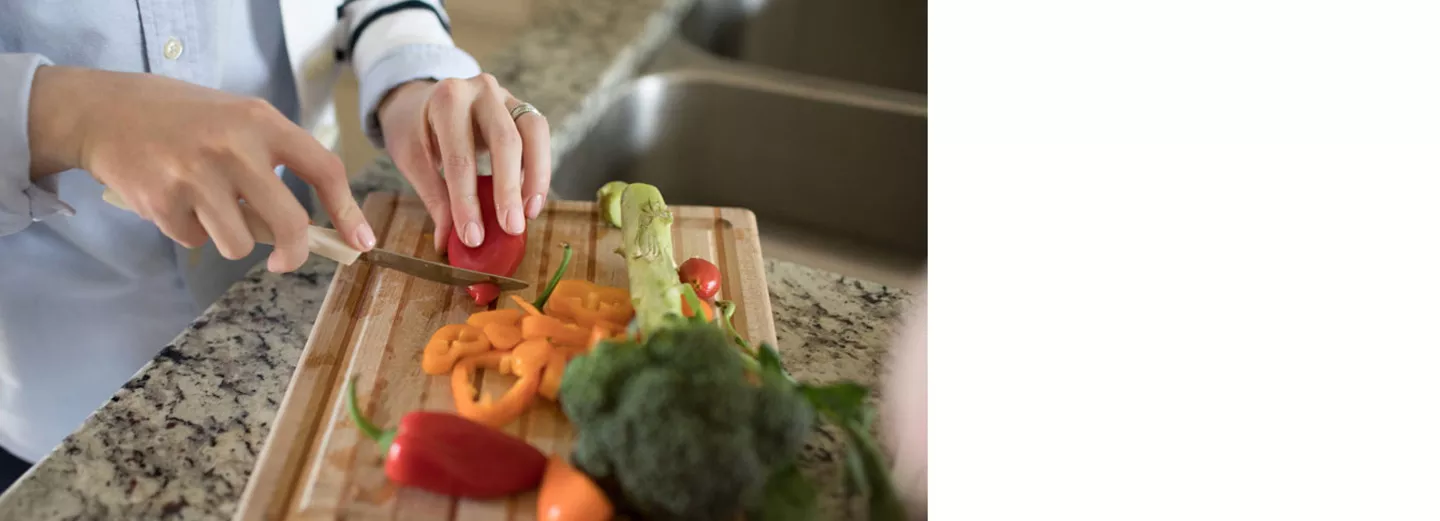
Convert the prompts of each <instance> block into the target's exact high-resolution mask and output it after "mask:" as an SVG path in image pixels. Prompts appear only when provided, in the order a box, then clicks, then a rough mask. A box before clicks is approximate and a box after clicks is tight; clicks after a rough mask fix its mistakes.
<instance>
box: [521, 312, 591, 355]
mask: <svg viewBox="0 0 1440 521" xmlns="http://www.w3.org/2000/svg"><path fill="white" fill-rule="evenodd" d="M520 336H521V337H522V338H525V339H526V340H530V339H537V338H538V339H548V340H550V341H551V342H554V343H556V344H560V345H567V346H577V347H579V346H585V345H588V344H586V343H585V341H586V340H587V339H588V338H587V337H588V335H587V334H586V333H585V330H584V329H581V328H580V327H579V326H576V325H574V324H566V323H564V322H561V321H560V319H557V318H555V317H550V316H545V315H531V316H528V317H525V318H523V319H520Z"/></svg>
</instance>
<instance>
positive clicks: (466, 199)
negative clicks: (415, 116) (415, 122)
mask: <svg viewBox="0 0 1440 521" xmlns="http://www.w3.org/2000/svg"><path fill="white" fill-rule="evenodd" d="M474 99H475V88H474V87H473V86H471V84H470V83H469V82H466V81H464V80H444V81H441V82H440V83H437V84H436V85H435V91H434V93H433V94H432V95H431V97H430V102H429V103H427V104H426V108H425V112H426V115H427V119H428V121H429V123H430V128H431V133H432V134H433V135H434V136H435V143H436V145H437V148H438V149H439V152H440V161H439V163H440V165H441V169H442V171H443V173H444V176H445V185H446V187H447V189H448V191H449V195H450V215H451V218H452V219H454V223H455V229H456V231H457V232H458V233H459V234H460V242H463V243H465V244H466V245H467V246H470V247H476V246H479V245H480V243H481V242H483V241H484V240H485V227H484V226H483V225H482V224H481V222H480V205H479V201H478V199H477V198H476V197H475V175H476V170H475V148H476V147H475V135H474V132H472V131H471V128H472V126H471V123H470V110H469V107H470V104H471V102H472V100H474ZM436 226H437V228H438V227H439V223H438V222H437V223H436Z"/></svg>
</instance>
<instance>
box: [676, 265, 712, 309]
mask: <svg viewBox="0 0 1440 521" xmlns="http://www.w3.org/2000/svg"><path fill="white" fill-rule="evenodd" d="M680 282H684V283H686V284H689V285H691V286H694V287H695V294H696V295H697V296H699V297H700V299H701V300H710V299H712V298H715V294H716V293H719V292H720V268H717V267H715V265H714V264H711V263H710V261H707V260H705V259H702V258H700V257H691V258H690V259H689V260H686V261H685V263H683V264H681V265H680Z"/></svg>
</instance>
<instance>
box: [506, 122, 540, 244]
mask: <svg viewBox="0 0 1440 521" xmlns="http://www.w3.org/2000/svg"><path fill="white" fill-rule="evenodd" d="M508 98H509V99H507V100H506V102H505V107H506V111H507V112H508V111H509V110H513V109H514V108H515V107H517V106H519V105H520V100H518V99H515V97H514V96H508ZM515 127H516V128H517V129H519V131H520V140H521V141H522V142H523V143H524V149H525V152H524V156H523V157H522V158H521V169H522V170H523V171H524V173H525V182H524V183H523V185H522V186H521V188H520V193H521V195H522V196H523V197H524V199H525V217H526V218H528V219H534V218H536V217H539V216H540V209H541V208H544V207H545V198H546V197H548V196H549V194H550V122H549V121H547V120H546V119H545V116H542V115H540V113H538V112H531V113H529V114H524V115H522V116H520V119H516V120H515Z"/></svg>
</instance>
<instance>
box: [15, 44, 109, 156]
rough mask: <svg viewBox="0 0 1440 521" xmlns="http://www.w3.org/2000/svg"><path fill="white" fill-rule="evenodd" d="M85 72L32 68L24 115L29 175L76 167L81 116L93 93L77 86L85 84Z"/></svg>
mask: <svg viewBox="0 0 1440 521" xmlns="http://www.w3.org/2000/svg"><path fill="white" fill-rule="evenodd" d="M88 74H89V71H87V70H85V69H81V68H76V67H65V66H58V65H47V66H42V67H39V68H36V69H35V77H34V78H33V80H32V81H31V87H30V105H29V116H28V118H27V119H28V124H27V125H28V128H27V133H28V138H29V139H28V141H29V145H30V177H31V178H32V179H39V178H41V177H44V176H47V175H51V174H58V173H60V172H64V171H66V170H70V169H72V168H80V166H81V165H80V143H81V141H82V140H81V138H80V136H81V135H82V132H83V131H84V126H85V124H84V123H83V122H82V121H81V118H82V116H83V114H84V113H85V111H87V110H89V109H88V107H89V103H88V100H89V98H91V97H93V96H94V95H95V94H94V93H93V92H85V89H83V88H78V87H79V86H83V85H85V84H86V81H87V77H88ZM92 85H93V84H92Z"/></svg>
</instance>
